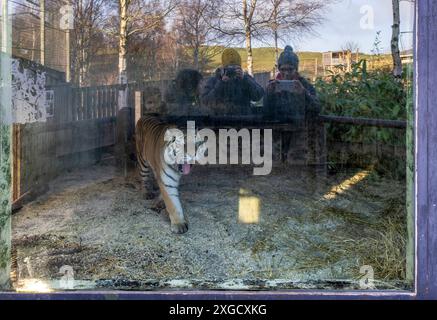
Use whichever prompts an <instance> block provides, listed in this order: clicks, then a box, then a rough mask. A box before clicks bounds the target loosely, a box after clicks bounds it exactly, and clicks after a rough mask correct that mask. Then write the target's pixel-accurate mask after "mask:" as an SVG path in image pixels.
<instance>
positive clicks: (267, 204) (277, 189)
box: [12, 163, 405, 290]
mask: <svg viewBox="0 0 437 320" xmlns="http://www.w3.org/2000/svg"><path fill="white" fill-rule="evenodd" d="M355 173H356V171H354V172H343V173H337V174H336V175H334V176H328V177H322V176H315V175H314V173H313V171H311V170H309V169H306V168H290V167H288V168H286V167H275V168H274V170H273V171H272V174H271V175H269V176H253V175H252V168H250V167H247V166H245V167H239V166H229V167H218V166H209V167H201V166H197V167H195V168H194V170H193V172H192V173H191V174H190V175H189V176H186V177H184V178H183V181H182V185H181V199H182V203H183V206H184V208H185V212H186V214H187V215H188V219H189V223H190V225H189V231H188V232H187V233H186V234H183V235H175V234H172V233H171V231H170V223H169V219H168V217H167V216H166V215H165V214H164V213H162V212H161V213H158V212H155V211H153V210H152V209H150V207H151V201H148V200H145V198H144V194H143V190H142V189H141V184H140V182H139V180H138V179H137V178H136V176H135V174H134V173H130V174H129V175H128V176H127V177H123V176H121V175H119V174H117V172H116V170H115V167H114V166H113V165H112V164H110V163H106V164H99V165H95V166H93V167H90V168H87V169H77V170H74V171H71V172H67V173H66V174H65V175H63V176H61V177H59V178H57V179H56V180H55V181H53V182H52V183H51V185H50V191H49V192H48V193H47V194H45V195H44V196H41V197H40V198H38V199H36V200H35V201H33V202H32V203H29V204H27V205H26V206H25V207H24V208H22V209H21V210H20V211H19V212H17V213H15V214H14V216H13V227H12V228H13V230H12V231H13V249H14V251H15V252H16V256H17V262H18V263H17V277H18V279H19V280H20V281H22V280H23V279H39V280H41V281H47V282H48V283H53V280H59V279H60V277H61V274H60V268H61V267H62V266H65V265H67V266H71V267H72V268H73V271H74V278H75V279H77V280H83V281H85V282H84V283H87V284H85V288H108V289H113V288H117V289H120V288H121V289H128V290H130V289H144V290H148V289H156V288H162V287H165V288H171V287H174V288H221V289H226V288H239V289H254V288H255V289H256V288H257V289H263V288H266V289H269V288H281V289H283V288H356V287H357V283H358V282H357V279H358V277H359V276H360V273H359V270H360V267H361V265H362V263H363V259H361V257H360V256H359V254H358V253H356V254H354V253H353V252H352V253H351V252H350V251H347V250H346V249H342V248H338V245H337V247H336V251H335V258H334V253H333V252H332V250H331V249H329V244H330V241H332V236H333V235H335V236H338V237H343V238H344V239H350V241H355V240H357V241H358V240H359V241H362V240H363V239H364V240H365V237H366V235H368V234H371V233H369V232H370V231H372V230H370V229H372V225H371V221H372V220H373V219H377V218H379V217H380V216H381V215H383V214H384V213H385V212H386V211H387V203H390V201H392V200H393V199H402V198H403V195H404V194H405V193H404V192H405V187H404V186H403V185H402V184H401V183H400V182H397V181H393V180H386V179H383V178H371V176H369V177H365V178H363V179H362V180H361V181H359V182H358V183H356V184H355V185H354V186H352V187H350V188H349V189H347V188H343V189H342V190H340V189H337V191H336V192H330V190H331V191H332V187H333V186H334V185H337V184H339V183H341V182H342V181H344V180H345V179H348V178H350V177H351V176H354V174H355ZM392 202H393V201H392ZM257 205H258V209H259V210H258V211H257ZM337 209H338V210H342V211H341V212H347V213H348V214H349V215H348V216H350V215H353V217H354V220H351V219H345V215H343V216H338V215H335V214H332V212H335V210H337ZM247 211H248V213H249V214H248V215H247V216H245V215H243V214H244V213H245V212H246V213H247ZM351 221H352V222H353V223H352V224H351ZM356 221H364V222H365V223H363V224H359V223H358V222H356ZM371 245H372V244H371V243H369V246H371ZM326 247H328V250H326ZM321 248H325V250H322V249H321ZM369 250H371V248H370V247H369ZM375 254H377V253H375ZM330 255H332V258H331V257H330ZM312 261H315V262H314V263H312ZM378 277H380V278H381V280H384V281H382V282H381V284H379V282H378V285H379V286H381V288H382V287H384V288H394V289H398V288H404V287H405V285H404V283H403V282H402V279H401V278H400V279H391V280H390V281H389V280H388V279H386V278H387V277H385V276H384V275H378V274H375V278H376V279H378ZM397 280H399V281H397ZM50 281H52V282H50ZM16 285H17V286H19V282H18V283H16ZM52 287H56V286H55V285H52Z"/></svg>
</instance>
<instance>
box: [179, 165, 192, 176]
mask: <svg viewBox="0 0 437 320" xmlns="http://www.w3.org/2000/svg"><path fill="white" fill-rule="evenodd" d="M178 170H179V173H180V174H183V175H187V174H189V173H190V172H191V164H188V163H184V164H179V165H178Z"/></svg>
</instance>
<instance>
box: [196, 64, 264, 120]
mask: <svg viewBox="0 0 437 320" xmlns="http://www.w3.org/2000/svg"><path fill="white" fill-rule="evenodd" d="M221 75H222V69H221V68H219V69H217V70H216V74H215V76H213V77H211V78H209V79H208V80H207V81H206V84H205V86H204V87H203V88H202V91H201V102H202V104H203V105H205V106H208V107H211V109H213V110H216V111H218V112H217V113H220V114H250V113H251V104H250V102H251V101H258V100H260V99H261V98H262V97H263V96H264V89H263V88H262V87H261V86H260V85H259V84H258V83H257V82H256V81H255V79H254V78H253V77H251V76H249V75H248V74H246V73H245V74H244V77H243V79H230V80H229V81H226V82H224V81H222V80H221Z"/></svg>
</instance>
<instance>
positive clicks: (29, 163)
mask: <svg viewBox="0 0 437 320" xmlns="http://www.w3.org/2000/svg"><path fill="white" fill-rule="evenodd" d="M244 3H245V2H244V1H243V2H241V1H215V0H214V1H211V0H208V1H203V0H201V1H199V0H196V1H191V0H187V1H182V2H176V3H174V2H173V1H167V0H163V1H150V0H132V1H130V2H128V1H124V0H119V1H115V2H111V3H109V2H108V1H103V0H80V1H76V0H71V1H67V2H66V1H58V0H45V1H44V0H40V1H25V0H14V1H2V20H1V21H2V24H1V35H2V38H1V40H2V55H1V77H2V78H1V79H2V86H1V93H2V94H1V97H2V110H1V111H2V113H1V116H2V118H1V120H2V121H1V132H0V134H1V146H2V149H1V152H0V153H1V156H2V162H1V170H2V178H1V179H2V180H1V181H0V187H1V190H2V196H1V198H0V200H1V201H2V208H1V210H2V211H1V212H0V227H1V230H2V232H1V233H0V270H2V271H1V272H0V283H7V282H8V280H10V286H9V290H13V291H18V292H57V291H64V290H88V289H93V290H94V289H99V290H113V289H122V290H160V289H162V290H168V289H174V288H176V289H200V290H206V289H224V290H273V291H274V290H283V289H320V290H328V289H329V290H332V289H335V290H337V289H338V290H340V289H343V290H362V289H369V290H371V289H375V290H386V289H390V290H412V289H413V285H414V281H413V279H414V227H413V225H414V223H413V221H414V219H413V215H414V213H413V206H412V201H413V198H414V196H413V185H414V183H413V172H414V152H413V150H414V149H413V148H414V146H413V128H414V117H413V98H412V83H413V77H412V70H413V61H414V57H413V27H414V25H413V12H414V2H410V1H401V2H400V3H399V2H396V1H389V0H384V1H376V0H366V1H364V0H359V1H346V0H345V1H326V0H325V1H319V0H309V1H308V0H305V1H300V0H296V1H286V0H284V1H282V0H274V1H273V0H265V1H264V0H262V1H258V2H257V4H256V6H255V7H249V6H248V7H247V10H243V9H244V8H243V4H244ZM244 14H247V17H246V19H245V18H244ZM195 25H196V26H198V27H197V28H194V26H195ZM247 30H249V32H245V31H247ZM9 187H10V188H9ZM9 189H10V190H11V191H10V192H8V190H9ZM9 208H12V214H11V215H10V214H9V213H10V210H9ZM9 226H10V229H9Z"/></svg>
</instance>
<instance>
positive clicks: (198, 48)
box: [174, 0, 220, 70]
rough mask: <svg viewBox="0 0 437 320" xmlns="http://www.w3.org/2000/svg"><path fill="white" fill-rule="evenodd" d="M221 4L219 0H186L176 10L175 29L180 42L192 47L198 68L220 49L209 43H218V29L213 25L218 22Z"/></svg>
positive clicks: (194, 60) (195, 65) (194, 63)
mask: <svg viewBox="0 0 437 320" xmlns="http://www.w3.org/2000/svg"><path fill="white" fill-rule="evenodd" d="M219 6H220V1H218V0H184V1H181V2H180V3H179V5H178V8H177V10H176V12H177V15H176V18H175V24H174V31H175V34H176V35H177V39H178V43H179V44H180V45H181V46H183V47H185V48H188V49H190V51H191V52H192V56H193V58H192V59H193V62H192V65H193V66H194V67H195V68H196V69H198V70H201V69H203V67H204V66H205V64H207V63H208V61H209V60H210V59H211V58H212V57H213V56H215V55H216V54H217V53H218V50H220V48H219V47H218V46H216V45H209V44H210V42H211V41H212V40H214V41H215V42H216V43H217V31H216V30H215V29H214V28H212V27H211V25H213V24H214V23H215V22H216V19H217V12H218V8H219Z"/></svg>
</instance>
